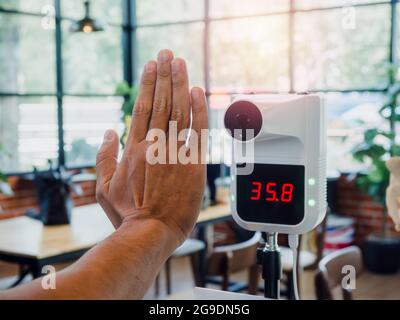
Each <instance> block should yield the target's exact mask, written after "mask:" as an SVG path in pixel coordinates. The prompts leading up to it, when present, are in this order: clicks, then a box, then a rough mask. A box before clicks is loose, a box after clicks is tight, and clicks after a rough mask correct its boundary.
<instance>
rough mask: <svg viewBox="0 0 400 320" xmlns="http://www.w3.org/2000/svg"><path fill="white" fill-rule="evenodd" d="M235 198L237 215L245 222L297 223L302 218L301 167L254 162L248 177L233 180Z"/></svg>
mask: <svg viewBox="0 0 400 320" xmlns="http://www.w3.org/2000/svg"><path fill="white" fill-rule="evenodd" d="M241 166H243V165H237V167H238V168H239V167H241ZM236 197H237V200H236V203H237V212H238V215H239V216H240V217H241V218H242V219H243V220H245V221H248V222H259V223H274V224H284V225H296V224H299V223H300V222H301V221H302V220H303V218H304V166H301V165H278V164H261V163H256V164H254V170H253V172H252V173H251V174H250V175H238V176H237V177H236Z"/></svg>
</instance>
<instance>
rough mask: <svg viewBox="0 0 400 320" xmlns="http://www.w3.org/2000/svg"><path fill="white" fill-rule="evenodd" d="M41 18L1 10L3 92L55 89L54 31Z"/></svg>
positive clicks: (0, 84)
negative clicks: (3, 12)
mask: <svg viewBox="0 0 400 320" xmlns="http://www.w3.org/2000/svg"><path fill="white" fill-rule="evenodd" d="M42 22H43V21H42V18H40V17H32V16H25V15H18V14H2V13H0V25H1V28H0V92H12V93H14V92H19V93H25V92H30V93H32V92H45V93H53V92H54V91H55V51H54V31H53V30H52V27H51V26H50V27H49V26H48V25H47V24H42ZM44 75H45V76H44Z"/></svg>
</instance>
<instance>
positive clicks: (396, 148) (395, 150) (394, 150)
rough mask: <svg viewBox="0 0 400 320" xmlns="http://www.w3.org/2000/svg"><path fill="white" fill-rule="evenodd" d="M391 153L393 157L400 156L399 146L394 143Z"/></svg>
mask: <svg viewBox="0 0 400 320" xmlns="http://www.w3.org/2000/svg"><path fill="white" fill-rule="evenodd" d="M392 153H393V156H394V157H398V156H400V146H399V145H394V146H393V147H392Z"/></svg>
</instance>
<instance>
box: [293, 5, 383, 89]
mask: <svg viewBox="0 0 400 320" xmlns="http://www.w3.org/2000/svg"><path fill="white" fill-rule="evenodd" d="M348 15H349V13H347V12H344V11H343V10H342V9H332V10H324V11H321V12H319V11H311V12H300V13H297V14H296V15H295V28H294V30H295V32H294V50H293V52H294V79H295V89H296V90H299V91H307V90H352V89H371V88H374V89H384V88H386V87H387V85H388V77H387V70H386V69H385V63H386V62H387V59H388V56H389V55H388V48H389V41H390V37H389V34H390V6H389V5H380V6H378V5H375V6H372V7H369V6H366V7H358V8H355V9H354V12H353V13H351V14H350V17H348ZM349 19H350V20H349ZM352 19H354V20H353V21H352Z"/></svg>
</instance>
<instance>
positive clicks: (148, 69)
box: [144, 61, 156, 72]
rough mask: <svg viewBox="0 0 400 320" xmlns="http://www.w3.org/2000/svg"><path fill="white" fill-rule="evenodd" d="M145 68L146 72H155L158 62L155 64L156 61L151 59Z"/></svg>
mask: <svg viewBox="0 0 400 320" xmlns="http://www.w3.org/2000/svg"><path fill="white" fill-rule="evenodd" d="M144 70H145V71H146V72H153V71H155V70H156V64H155V62H154V61H149V62H147V63H146V65H145V67H144Z"/></svg>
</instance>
